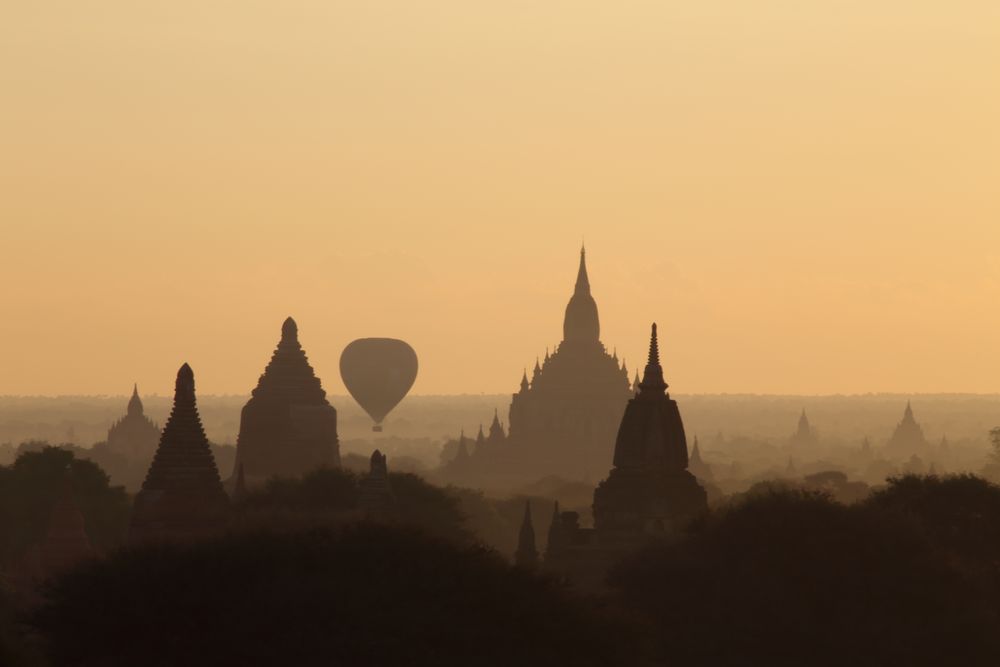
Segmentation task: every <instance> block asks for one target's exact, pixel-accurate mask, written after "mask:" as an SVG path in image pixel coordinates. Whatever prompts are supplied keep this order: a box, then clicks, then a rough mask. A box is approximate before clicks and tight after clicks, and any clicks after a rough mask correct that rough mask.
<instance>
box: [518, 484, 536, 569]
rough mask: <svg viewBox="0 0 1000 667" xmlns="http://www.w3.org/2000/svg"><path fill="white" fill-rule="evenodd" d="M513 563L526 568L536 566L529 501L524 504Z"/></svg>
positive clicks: (533, 528)
mask: <svg viewBox="0 0 1000 667" xmlns="http://www.w3.org/2000/svg"><path fill="white" fill-rule="evenodd" d="M514 563H515V564H517V565H519V566H521V567H526V568H533V567H535V566H536V565H538V549H536V548H535V527H534V526H533V525H532V524H531V501H530V500H527V501H525V503H524V518H523V519H522V520H521V531H520V533H519V534H518V539H517V551H516V552H515V553H514Z"/></svg>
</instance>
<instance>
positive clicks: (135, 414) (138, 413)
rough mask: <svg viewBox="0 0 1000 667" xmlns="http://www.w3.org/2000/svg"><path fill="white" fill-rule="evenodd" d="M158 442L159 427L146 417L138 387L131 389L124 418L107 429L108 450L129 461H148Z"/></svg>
mask: <svg viewBox="0 0 1000 667" xmlns="http://www.w3.org/2000/svg"><path fill="white" fill-rule="evenodd" d="M159 442H160V427H159V426H158V425H157V424H156V423H154V422H153V421H152V420H151V419H149V417H147V416H146V415H145V413H144V411H143V407H142V399H140V398H139V385H134V386H133V387H132V398H130V399H129V402H128V409H127V411H126V413H125V416H124V417H122V418H121V419H119V420H118V421H116V422H115V423H114V424H112V425H111V428H110V429H108V450H109V451H112V452H114V453H115V454H121V455H122V456H124V457H125V458H127V459H129V460H130V461H134V460H143V461H146V462H147V463H148V461H149V460H150V459H151V458H153V453H154V452H156V445H157V443H159Z"/></svg>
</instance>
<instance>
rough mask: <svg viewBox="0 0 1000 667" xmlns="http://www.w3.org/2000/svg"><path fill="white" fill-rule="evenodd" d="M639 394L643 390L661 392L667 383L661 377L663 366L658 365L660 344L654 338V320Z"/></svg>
mask: <svg viewBox="0 0 1000 667" xmlns="http://www.w3.org/2000/svg"><path fill="white" fill-rule="evenodd" d="M639 389H640V392H639V393H640V394H641V393H644V392H647V391H648V392H658V393H663V392H664V391H665V390H666V389H667V383H666V382H665V381H664V379H663V367H662V366H660V346H659V343H658V341H657V339H656V322H653V327H652V333H650V336H649V360H648V361H647V362H646V370H645V372H644V373H643V375H642V383H640V384H639Z"/></svg>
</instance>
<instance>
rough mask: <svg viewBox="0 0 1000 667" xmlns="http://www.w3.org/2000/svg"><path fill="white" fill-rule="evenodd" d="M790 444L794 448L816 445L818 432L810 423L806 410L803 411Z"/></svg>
mask: <svg viewBox="0 0 1000 667" xmlns="http://www.w3.org/2000/svg"><path fill="white" fill-rule="evenodd" d="M789 442H790V444H792V445H793V446H801V445H812V444H815V443H816V430H815V429H813V427H812V425H811V424H810V423H809V417H807V416H806V411H805V408H803V409H802V414H801V415H799V424H798V426H797V427H796V429H795V433H793V434H792V437H791V439H790V440H789Z"/></svg>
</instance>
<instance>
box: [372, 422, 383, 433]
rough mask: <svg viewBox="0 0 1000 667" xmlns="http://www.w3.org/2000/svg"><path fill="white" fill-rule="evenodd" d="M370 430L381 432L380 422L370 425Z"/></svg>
mask: <svg viewBox="0 0 1000 667" xmlns="http://www.w3.org/2000/svg"><path fill="white" fill-rule="evenodd" d="M372 430H373V431H375V432H376V433H381V432H382V425H381V424H375V425H374V426H372Z"/></svg>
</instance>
